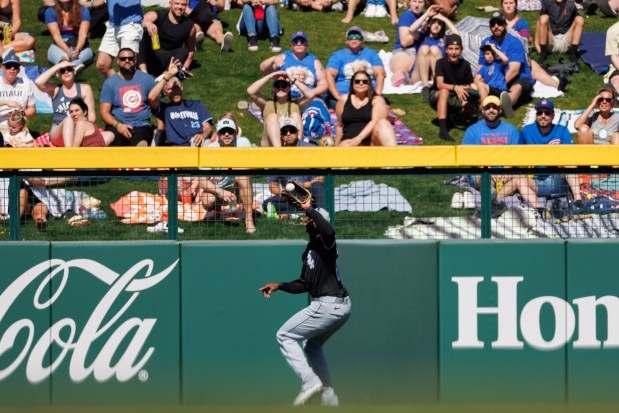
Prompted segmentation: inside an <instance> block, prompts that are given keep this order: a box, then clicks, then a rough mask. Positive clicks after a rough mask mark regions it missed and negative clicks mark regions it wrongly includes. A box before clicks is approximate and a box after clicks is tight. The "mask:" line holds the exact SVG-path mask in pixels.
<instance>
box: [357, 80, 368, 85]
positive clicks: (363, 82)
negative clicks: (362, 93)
mask: <svg viewBox="0 0 619 413" xmlns="http://www.w3.org/2000/svg"><path fill="white" fill-rule="evenodd" d="M354 82H355V85H361V84H363V85H369V84H370V80H369V79H355V80H354Z"/></svg>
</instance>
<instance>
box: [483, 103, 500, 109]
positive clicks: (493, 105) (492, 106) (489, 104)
mask: <svg viewBox="0 0 619 413" xmlns="http://www.w3.org/2000/svg"><path fill="white" fill-rule="evenodd" d="M488 109H494V110H499V107H498V106H497V105H495V104H494V103H488V104H487V105H486V106H484V110H488Z"/></svg>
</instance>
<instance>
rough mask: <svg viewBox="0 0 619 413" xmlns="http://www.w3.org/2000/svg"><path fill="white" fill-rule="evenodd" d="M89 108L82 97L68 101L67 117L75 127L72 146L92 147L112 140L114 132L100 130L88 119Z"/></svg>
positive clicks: (107, 143)
mask: <svg viewBox="0 0 619 413" xmlns="http://www.w3.org/2000/svg"><path fill="white" fill-rule="evenodd" d="M88 113H89V108H88V105H87V104H86V102H84V100H83V99H82V98H79V97H78V98H74V99H71V102H69V117H70V118H71V120H72V122H73V124H74V125H75V129H74V131H73V142H72V144H71V146H73V147H80V146H81V147H83V148H93V147H103V146H108V145H109V144H111V143H112V142H113V141H114V134H113V133H112V132H109V131H103V132H101V131H100V130H99V127H98V126H97V124H96V123H94V122H93V121H91V120H90V119H88Z"/></svg>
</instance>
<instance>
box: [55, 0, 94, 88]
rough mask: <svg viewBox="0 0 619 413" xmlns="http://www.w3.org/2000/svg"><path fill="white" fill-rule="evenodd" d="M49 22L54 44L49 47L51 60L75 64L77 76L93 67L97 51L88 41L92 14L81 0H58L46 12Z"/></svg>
mask: <svg viewBox="0 0 619 413" xmlns="http://www.w3.org/2000/svg"><path fill="white" fill-rule="evenodd" d="M45 24H46V25H47V28H48V29H49V32H50V33H51V35H52V39H53V43H52V44H51V46H50V47H49V49H47V60H48V61H49V62H50V63H51V64H52V65H55V64H57V63H59V62H60V61H61V60H70V61H71V62H72V63H74V64H75V70H76V72H77V75H78V76H79V74H80V73H81V72H82V70H84V68H85V67H86V66H90V65H91V64H92V62H93V58H94V54H93V52H92V49H91V48H90V45H89V44H88V31H89V30H90V13H89V11H88V8H86V7H84V6H82V5H80V3H79V1H78V0H58V1H56V2H55V3H54V7H49V8H48V9H47V10H46V11H45Z"/></svg>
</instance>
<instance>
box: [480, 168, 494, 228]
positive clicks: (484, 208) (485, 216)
mask: <svg viewBox="0 0 619 413" xmlns="http://www.w3.org/2000/svg"><path fill="white" fill-rule="evenodd" d="M490 185H491V179H490V172H488V171H485V172H482V174H481V237H482V238H491V237H492V220H491V208H492V199H491V198H492V191H491V190H490Z"/></svg>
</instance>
